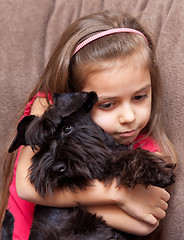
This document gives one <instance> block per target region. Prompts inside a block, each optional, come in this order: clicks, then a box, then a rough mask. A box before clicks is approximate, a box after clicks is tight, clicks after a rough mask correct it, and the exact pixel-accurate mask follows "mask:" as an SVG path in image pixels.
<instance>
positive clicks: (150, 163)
mask: <svg viewBox="0 0 184 240" xmlns="http://www.w3.org/2000/svg"><path fill="white" fill-rule="evenodd" d="M125 162H126V164H122V168H123V170H122V171H121V177H120V179H119V178H118V177H117V180H118V185H124V186H125V187H134V186H135V185H137V184H143V185H145V186H146V187H147V186H149V185H154V186H158V187H162V188H165V187H166V186H169V185H171V184H173V183H174V182H175V175H174V168H175V165H174V164H172V163H168V162H166V161H165V160H164V158H163V157H162V156H160V155H158V154H155V153H151V152H149V151H147V150H143V149H136V150H133V151H131V152H130V153H128V155H127V157H126V161H125Z"/></svg>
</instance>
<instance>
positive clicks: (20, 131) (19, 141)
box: [8, 115, 37, 153]
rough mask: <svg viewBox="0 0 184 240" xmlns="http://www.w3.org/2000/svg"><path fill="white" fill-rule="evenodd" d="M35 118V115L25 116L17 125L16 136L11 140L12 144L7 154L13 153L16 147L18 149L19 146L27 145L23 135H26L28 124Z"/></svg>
mask: <svg viewBox="0 0 184 240" xmlns="http://www.w3.org/2000/svg"><path fill="white" fill-rule="evenodd" d="M35 118H37V117H36V116H35V115H30V116H26V117H24V118H23V119H22V120H21V121H20V122H19V124H18V126H17V135H16V136H15V138H14V139H13V141H12V143H11V144H10V147H9V149H8V152H9V153H11V152H13V151H15V150H16V149H17V148H18V147H20V146H21V145H25V146H26V145H29V144H28V143H27V142H26V139H25V134H26V130H27V128H28V126H29V125H30V123H31V122H32V121H33V120H34V119H35Z"/></svg>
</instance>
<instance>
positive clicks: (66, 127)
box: [63, 126, 72, 134]
mask: <svg viewBox="0 0 184 240" xmlns="http://www.w3.org/2000/svg"><path fill="white" fill-rule="evenodd" d="M71 131H72V127H71V126H65V127H63V132H64V133H65V134H68V133H70V132H71Z"/></svg>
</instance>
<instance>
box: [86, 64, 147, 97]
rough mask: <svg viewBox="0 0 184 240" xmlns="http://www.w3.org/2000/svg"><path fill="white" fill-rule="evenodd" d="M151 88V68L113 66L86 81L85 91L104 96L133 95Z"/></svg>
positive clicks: (129, 65)
mask: <svg viewBox="0 0 184 240" xmlns="http://www.w3.org/2000/svg"><path fill="white" fill-rule="evenodd" d="M148 86H149V87H151V76H150V71H149V67H148V66H146V65H144V66H139V67H138V66H136V65H135V66H134V65H132V64H128V63H127V64H123V65H122V64H121V63H120V62H117V64H113V65H112V66H111V67H108V68H105V69H103V70H101V71H98V72H94V73H93V74H91V75H90V76H88V77H87V78H86V79H85V84H84V88H83V90H85V91H96V92H97V93H98V94H100V95H103V96H115V95H117V96H119V95H122V94H123V95H126V94H133V93H135V92H138V91H141V90H142V89H144V88H145V87H148Z"/></svg>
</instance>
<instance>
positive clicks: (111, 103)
mask: <svg viewBox="0 0 184 240" xmlns="http://www.w3.org/2000/svg"><path fill="white" fill-rule="evenodd" d="M114 105H115V104H114V103H113V102H108V103H103V104H99V108H100V109H102V110H106V109H110V108H112V107H113V106H114Z"/></svg>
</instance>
